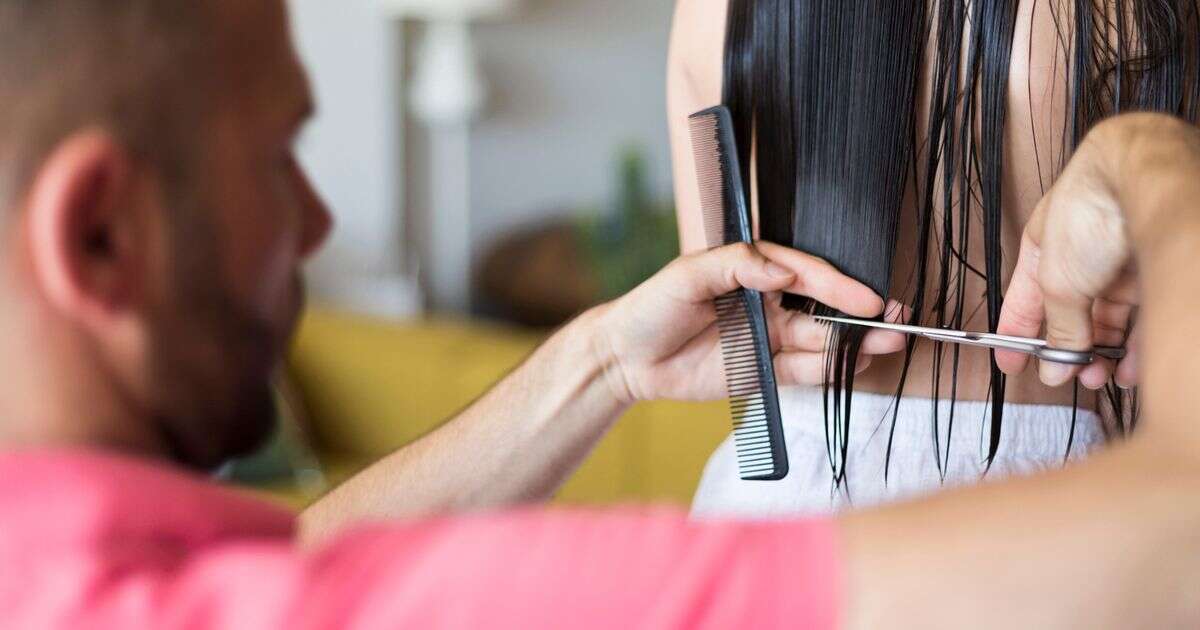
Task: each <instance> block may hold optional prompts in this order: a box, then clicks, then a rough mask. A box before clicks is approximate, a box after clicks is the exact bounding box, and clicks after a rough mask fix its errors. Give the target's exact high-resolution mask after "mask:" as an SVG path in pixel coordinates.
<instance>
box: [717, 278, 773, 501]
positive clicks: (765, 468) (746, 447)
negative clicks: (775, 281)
mask: <svg viewBox="0 0 1200 630" xmlns="http://www.w3.org/2000/svg"><path fill="white" fill-rule="evenodd" d="M746 297H747V296H746V295H745V294H744V292H743V291H740V290H739V291H734V292H732V293H727V294H725V295H722V296H721V297H719V298H717V300H716V307H717V328H718V329H719V330H720V333H721V354H722V357H723V359H724V364H725V384H726V387H727V388H728V390H729V413H730V416H731V417H732V419H733V439H734V445H735V446H736V448H737V458H738V474H739V476H741V477H742V478H743V479H752V478H756V477H763V476H770V475H772V474H773V473H775V471H776V464H775V456H774V453H773V451H774V449H773V446H772V443H771V442H772V441H771V427H770V413H769V411H768V404H767V392H765V391H764V390H763V383H762V379H761V377H760V375H761V374H762V373H763V365H762V362H761V358H760V355H759V353H758V351H757V348H756V347H755V335H754V328H753V326H752V325H751V317H750V313H749V311H748V302H747V299H746Z"/></svg>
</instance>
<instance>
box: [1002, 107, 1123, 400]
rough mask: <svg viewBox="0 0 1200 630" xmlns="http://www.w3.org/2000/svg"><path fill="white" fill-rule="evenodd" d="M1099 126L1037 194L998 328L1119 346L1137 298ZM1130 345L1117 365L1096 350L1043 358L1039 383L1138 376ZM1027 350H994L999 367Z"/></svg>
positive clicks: (1066, 343)
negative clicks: (1083, 362)
mask: <svg viewBox="0 0 1200 630" xmlns="http://www.w3.org/2000/svg"><path fill="white" fill-rule="evenodd" d="M1118 149H1119V147H1114V146H1112V142H1111V140H1110V137H1109V135H1108V134H1106V133H1105V132H1104V130H1098V131H1097V132H1093V133H1092V134H1090V135H1088V136H1087V137H1086V138H1084V140H1083V142H1082V143H1080V145H1079V148H1078V149H1077V150H1076V152H1075V155H1074V157H1073V158H1072V159H1071V161H1070V163H1069V164H1067V167H1066V169H1064V170H1063V173H1062V175H1061V176H1059V178H1058V180H1057V181H1056V182H1055V184H1054V187H1053V188H1051V189H1050V192H1048V193H1047V194H1046V196H1045V197H1043V198H1042V200H1041V202H1040V203H1038V206H1037V208H1036V209H1035V210H1034V213H1033V216H1032V218H1031V219H1030V220H1029V223H1028V224H1027V225H1026V226H1025V233H1024V235H1023V236H1022V238H1021V253H1020V256H1019V257H1018V259H1017V266H1016V270H1015V271H1014V272H1013V278H1012V282H1011V283H1010V284H1009V287H1008V291H1007V293H1006V294H1005V297H1004V308H1003V310H1002V311H1001V313H1000V324H999V326H998V328H997V331H998V332H999V333H1001V334H1007V335H1017V336H1021V337H1038V336H1040V335H1041V334H1042V328H1043V324H1044V325H1045V332H1046V339H1047V341H1048V342H1049V344H1050V345H1051V346H1054V347H1056V348H1065V349H1070V350H1087V349H1089V348H1091V347H1093V346H1096V345H1102V346H1121V345H1123V344H1125V343H1126V339H1125V337H1126V331H1127V330H1128V326H1129V322H1130V318H1131V317H1132V316H1133V312H1134V308H1135V306H1136V303H1137V287H1136V284H1135V282H1134V274H1133V269H1132V264H1131V263H1132V260H1131V257H1132V249H1131V244H1130V240H1129V235H1128V230H1127V229H1126V225H1125V219H1124V217H1123V214H1122V211H1121V207H1120V203H1119V200H1118V198H1117V196H1116V194H1115V192H1114V186H1113V183H1112V180H1111V174H1112V173H1113V169H1114V168H1115V166H1114V162H1115V159H1114V158H1115V151H1116V150H1118ZM1136 354H1137V353H1136V348H1135V347H1133V345H1132V344H1131V345H1130V347H1129V348H1128V355H1127V356H1126V358H1125V359H1123V360H1122V361H1121V362H1120V364H1119V365H1116V366H1114V365H1113V362H1112V361H1111V360H1109V359H1103V358H1100V357H1097V358H1096V360H1095V362H1094V363H1092V364H1091V365H1089V366H1086V367H1083V368H1082V369H1081V368H1080V366H1071V365H1064V364H1061V363H1051V362H1049V361H1043V362H1042V364H1041V368H1040V376H1041V379H1042V382H1044V383H1045V384H1047V385H1051V386H1057V385H1062V384H1063V383H1066V382H1067V381H1069V380H1070V379H1071V378H1074V377H1075V376H1078V377H1079V380H1080V382H1081V383H1082V384H1083V385H1084V386H1085V387H1088V388H1090V389H1099V388H1100V387H1102V386H1103V385H1104V384H1105V383H1106V382H1108V379H1109V377H1110V376H1112V375H1113V370H1114V368H1115V370H1116V379H1117V383H1118V384H1120V385H1122V386H1124V387H1131V386H1133V385H1134V384H1135V383H1136V381H1137V374H1136V371H1137V370H1136ZM1028 360H1029V357H1028V355H1025V354H1021V353H1018V352H1011V351H998V352H997V353H996V362H997V363H998V364H999V366H1000V369H1001V370H1003V371H1004V372H1006V373H1009V374H1014V373H1017V372H1020V371H1021V370H1023V369H1025V366H1026V364H1027V363H1028Z"/></svg>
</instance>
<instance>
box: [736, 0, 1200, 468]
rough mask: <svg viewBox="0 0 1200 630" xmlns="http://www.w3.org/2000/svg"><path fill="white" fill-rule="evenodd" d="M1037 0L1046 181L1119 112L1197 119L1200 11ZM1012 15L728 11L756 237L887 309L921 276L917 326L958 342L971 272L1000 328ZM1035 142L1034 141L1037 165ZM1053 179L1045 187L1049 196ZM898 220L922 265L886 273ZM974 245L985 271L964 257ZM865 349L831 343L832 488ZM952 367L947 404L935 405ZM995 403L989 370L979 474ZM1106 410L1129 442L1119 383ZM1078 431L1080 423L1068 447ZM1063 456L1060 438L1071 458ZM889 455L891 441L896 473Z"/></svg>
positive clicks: (949, 10)
mask: <svg viewBox="0 0 1200 630" xmlns="http://www.w3.org/2000/svg"><path fill="white" fill-rule="evenodd" d="M1027 1H1028V0H1027ZM1034 1H1035V2H1036V3H1037V4H1036V5H1035V6H1034V7H1033V10H1034V12H1035V15H1036V12H1038V11H1050V12H1051V13H1052V16H1053V22H1054V24H1055V26H1056V31H1057V41H1058V47H1057V51H1056V55H1055V64H1056V65H1055V71H1056V72H1060V73H1061V74H1060V75H1059V76H1062V77H1065V78H1066V84H1067V86H1068V87H1067V89H1066V93H1065V94H1061V95H1059V96H1058V97H1057V98H1061V99H1062V100H1063V101H1064V102H1065V105H1066V121H1065V125H1064V129H1063V133H1062V137H1061V138H1055V139H1053V140H1052V141H1054V142H1056V143H1057V144H1059V145H1060V146H1061V150H1060V151H1058V152H1057V153H1056V154H1055V158H1056V159H1055V160H1054V161H1055V162H1056V163H1055V164H1050V165H1045V166H1046V167H1048V168H1050V169H1053V172H1057V170H1058V169H1061V168H1062V166H1064V165H1065V163H1066V161H1067V159H1068V158H1069V157H1070V155H1071V153H1072V151H1073V150H1074V148H1075V146H1076V145H1077V144H1078V143H1079V142H1080V140H1081V139H1082V138H1083V136H1084V134H1085V133H1086V132H1087V130H1088V129H1090V128H1091V127H1092V126H1093V125H1094V124H1096V123H1097V122H1098V121H1100V120H1101V119H1103V118H1105V117H1107V116H1111V115H1113V114H1116V113H1119V112H1125V111H1133V110H1153V111H1160V112H1167V113H1172V114H1175V115H1178V116H1182V117H1184V118H1186V119H1188V120H1191V121H1195V120H1196V114H1197V105H1198V104H1200V80H1197V72H1198V66H1197V63H1198V61H1200V34H1198V32H1197V29H1196V25H1197V16H1198V0H1048V1H1046V2H1042V1H1041V0H1034ZM1017 14H1018V1H1017V0H908V1H905V0H730V2H729V14H728V22H727V32H726V42H725V63H724V71H723V74H724V85H723V95H722V99H723V102H724V103H725V104H726V105H727V106H728V107H729V108H730V110H731V111H732V114H733V118H734V125H735V129H736V132H737V135H738V137H739V138H751V139H753V142H749V141H743V142H741V143H740V147H741V149H740V150H741V151H742V153H743V155H741V156H740V157H741V164H742V165H743V171H744V172H743V177H744V178H745V180H746V181H750V178H754V181H755V184H756V186H755V187H754V188H756V191H757V192H756V193H754V194H756V196H757V199H755V200H752V202H756V203H757V206H758V208H759V212H760V223H759V229H760V236H761V238H763V239H765V240H769V241H773V242H777V243H782V244H787V245H791V246H793V247H796V248H798V249H801V250H804V251H807V252H809V253H812V254H815V255H818V256H821V257H822V258H825V259H826V260H828V261H830V262H831V263H832V264H833V265H835V266H836V267H837V268H838V269H840V270H841V271H842V272H844V273H846V274H847V275H849V276H851V277H853V278H855V279H857V280H859V281H861V282H863V283H864V284H866V285H867V286H869V287H871V288H872V289H874V290H875V291H876V292H877V293H879V294H880V295H882V296H885V297H887V296H890V295H892V294H893V289H894V287H891V286H890V284H891V281H892V278H893V277H894V272H895V271H900V272H903V273H902V275H901V276H900V277H909V278H911V280H909V282H908V286H907V287H905V288H902V290H901V293H902V295H896V296H895V297H902V298H903V300H904V301H905V302H907V303H908V304H910V305H911V306H912V308H913V314H912V317H911V319H910V321H912V322H915V323H922V324H927V325H934V326H946V327H952V328H959V329H961V328H962V327H963V324H964V323H965V322H966V321H967V320H969V319H970V317H971V316H972V315H973V312H970V311H969V305H968V303H967V299H968V297H969V296H967V295H966V292H965V286H966V285H965V283H966V280H967V278H968V277H969V276H971V275H974V276H977V277H980V278H982V279H983V280H985V281H986V298H985V300H984V301H983V303H982V305H981V307H982V308H986V313H987V322H988V327H989V329H990V330H992V331H994V330H995V329H996V326H997V323H998V320H999V316H1000V309H1001V305H1002V295H1001V276H1002V273H1003V268H1002V251H1001V229H1002V212H1001V209H1002V207H1003V202H1004V198H1003V197H1004V191H1003V186H1002V182H1003V175H1004V154H1005V127H1006V122H1007V119H1006V117H1007V111H1006V105H1007V100H1008V94H1009V88H1010V86H1009V69H1010V62H1011V59H1012V58H1013V55H1016V54H1032V51H1031V50H1029V51H1020V50H1014V49H1013V39H1014V37H1013V36H1014V32H1015V30H1016V26H1017ZM1060 57H1061V58H1060ZM1060 62H1061V64H1062V66H1061V67H1059V66H1058V64H1059V63H1060ZM922 73H926V74H925V75H922ZM919 78H924V80H925V81H924V83H926V84H927V85H928V86H929V89H930V90H931V92H930V96H929V107H928V112H925V113H924V114H922V115H923V116H924V117H925V120H924V121H923V122H925V123H926V125H925V130H924V132H923V133H921V132H919V131H918V129H919V127H918V125H917V122H918V121H917V118H916V117H917V115H918V114H917V107H916V103H917V101H918V98H919V97H920V95H921V86H922V83H923V82H922V81H921V80H919ZM1030 93H1031V99H1032V91H1031V90H1030ZM1051 98H1052V99H1053V98H1056V97H1055V96H1054V95H1052V96H1051ZM1034 131H1035V130H1034V129H1031V130H1030V132H1031V133H1034ZM1037 140H1038V136H1037V135H1036V133H1035V135H1034V142H1035V151H1034V153H1035V155H1036V154H1037V150H1036V142H1037ZM752 146H753V148H752ZM751 151H753V152H754V158H755V163H756V167H755V168H754V170H753V172H752V171H751V167H750V164H751V160H750V157H751ZM1042 166H1043V165H1041V164H1040V162H1039V164H1038V172H1039V176H1040V175H1041V174H1042V173H1043V170H1042ZM1047 183H1048V182H1041V184H1042V188H1043V190H1045V188H1046V186H1047ZM751 188H752V187H750V186H747V187H746V189H747V191H749V190H750V189H751ZM750 194H751V193H750V192H747V195H750ZM906 200H908V201H909V202H910V204H911V206H912V207H913V208H915V212H914V214H912V215H911V216H910V215H909V214H908V213H907V212H904V207H905V201H906ZM902 222H905V223H908V222H911V223H912V227H913V228H914V229H915V235H916V241H915V251H912V252H904V253H905V256H904V257H902V260H904V261H905V262H906V263H910V264H911V266H912V268H911V269H894V266H895V261H896V260H897V257H896V253H897V252H896V247H897V234H898V232H897V228H898V226H899V225H900V224H901V223H902ZM973 229H981V231H982V235H983V238H982V242H981V243H977V242H973V241H975V240H979V239H978V238H972V230H973ZM978 248H982V252H983V260H984V264H983V268H982V269H981V268H977V266H976V265H972V264H970V263H969V262H968V260H969V255H970V253H971V251H972V250H973V249H974V250H975V251H978ZM785 306H786V307H788V308H793V309H801V310H805V311H808V312H811V313H816V314H833V310H832V309H830V308H829V307H827V306H825V305H823V304H819V303H815V302H813V301H812V300H805V299H797V298H794V297H792V298H790V299H788V300H786V301H785ZM864 334H865V332H864V331H863V329H861V328H855V327H846V326H843V325H834V326H832V327H831V328H830V335H829V341H828V348H829V350H830V352H829V353H828V362H827V366H826V379H825V386H824V387H825V426H826V436H827V445H828V452H829V463H830V466H831V469H832V473H833V477H834V481H835V484H838V485H839V486H844V484H845V482H846V479H847V477H846V465H847V456H848V436H849V429H848V427H849V422H850V410H851V402H852V400H853V389H854V373H855V367H856V366H855V363H856V357H857V356H858V352H859V349H860V347H861V344H862V341H863V337H864ZM915 342H916V340H915V338H912V339H910V340H909V342H908V346H907V349H906V354H905V361H904V369H903V372H902V374H901V375H900V380H899V386H898V388H897V393H896V403H895V404H894V405H893V409H892V414H891V429H892V430H894V428H895V424H896V419H897V414H898V406H899V400H900V393H901V392H903V391H904V388H905V382H906V380H907V373H908V368H909V365H910V364H911V361H912V358H913V353H914V347H915ZM947 355H948V356H947ZM933 361H934V364H933V372H934V376H933V383H932V384H931V393H932V397H933V398H934V399H935V401H936V400H937V399H938V398H939V397H941V396H943V395H946V396H948V398H949V402H950V404H949V406H948V417H947V418H945V421H946V426H945V434H944V435H945V436H946V438H945V442H946V451H945V452H943V450H942V447H941V440H942V436H943V432H942V421H943V418H941V417H939V414H938V411H937V409H938V406H937V405H936V404H935V405H934V406H933V408H934V410H935V411H934V417H933V427H934V431H933V434H934V444H933V447H934V448H935V449H936V451H937V457H936V459H937V465H938V467H939V471H940V472H941V474H943V475H944V474H945V472H944V471H945V468H944V465H943V462H944V461H945V460H946V458H948V457H949V444H950V440H949V434H950V432H951V431H953V423H954V401H955V399H956V397H957V391H956V389H955V383H956V381H957V370H958V363H959V354H958V346H957V345H952V346H951V347H950V348H945V347H943V345H942V344H938V345H937V346H936V347H935V350H934V355H933ZM947 363H948V365H947ZM946 368H949V370H950V371H951V379H950V387H949V390H950V391H948V392H942V391H940V389H941V380H942V379H941V374H942V371H943V369H946ZM1004 392H1005V377H1004V375H1003V374H1002V373H1001V372H1000V371H999V369H998V368H997V366H996V363H995V360H994V357H993V360H992V362H991V384H990V394H989V405H988V409H989V413H988V417H987V418H985V420H984V421H985V422H988V423H989V425H987V426H988V443H987V446H986V455H985V457H986V463H987V465H988V466H990V465H991V462H992V461H993V459H994V458H995V456H996V452H997V449H998V448H999V444H1000V439H1001V428H1002V426H1003V410H1004V408H1003V404H1004ZM1102 398H1103V401H1104V402H1105V403H1107V405H1108V406H1109V408H1110V410H1109V411H1110V412H1112V415H1114V416H1115V417H1116V420H1117V422H1116V428H1117V429H1118V430H1119V431H1121V432H1123V431H1127V430H1129V429H1131V428H1132V427H1133V424H1134V422H1135V420H1136V406H1137V405H1136V397H1132V398H1131V397H1127V396H1125V394H1124V393H1123V392H1122V391H1121V390H1119V389H1117V388H1116V387H1115V386H1113V385H1111V384H1110V385H1109V386H1108V387H1107V388H1106V389H1105V394H1104V395H1103V397H1102ZM1076 402H1078V390H1076ZM890 434H891V432H890V431H889V436H890ZM1073 434H1074V424H1073V423H1072V438H1071V439H1073ZM1070 448H1071V445H1070V440H1069V441H1068V445H1067V451H1068V453H1069V451H1070ZM890 452H891V439H890V437H889V442H888V453H889V459H888V463H889V464H890ZM886 471H887V467H886V466H885V473H884V474H885V477H886V474H887V472H886Z"/></svg>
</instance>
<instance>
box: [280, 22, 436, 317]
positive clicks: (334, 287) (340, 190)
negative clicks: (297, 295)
mask: <svg viewBox="0 0 1200 630" xmlns="http://www.w3.org/2000/svg"><path fill="white" fill-rule="evenodd" d="M289 5H290V7H291V11H292V23H293V28H294V32H295V36H296V43H297V46H298V48H299V49H300V54H301V57H302V58H303V60H304V61H305V63H306V64H307V66H308V68H309V72H310V76H311V79H312V83H313V87H314V91H315V93H316V96H317V102H318V108H319V112H318V115H317V117H316V119H315V120H314V121H313V124H312V125H311V126H310V127H309V128H308V130H307V131H306V133H305V135H304V136H303V138H302V140H301V143H300V149H299V153H300V159H301V161H302V162H303V163H304V165H305V166H306V167H307V168H308V170H309V172H310V174H311V175H312V178H313V180H314V183H315V185H316V186H317V188H318V189H319V191H320V192H321V193H322V194H323V195H324V197H325V199H326V201H327V202H328V203H329V205H330V207H331V209H332V210H333V213H334V217H335V219H336V222H337V225H336V227H335V229H334V232H333V235H332V237H331V240H330V242H329V245H328V246H327V247H326V249H325V251H324V252H323V253H322V254H320V255H319V256H318V258H317V259H316V260H315V261H314V263H313V264H312V266H311V268H310V270H309V280H310V284H311V285H312V288H313V290H314V293H315V294H316V295H317V296H318V297H323V298H325V299H327V300H329V299H332V300H334V301H337V302H340V303H343V304H345V305H348V306H352V307H357V308H361V309H365V310H373V311H377V312H391V313H394V314H403V313H404V312H405V311H407V310H411V308H412V305H411V303H410V302H411V300H412V299H413V296H412V295H411V293H410V292H409V291H410V289H411V287H409V286H408V283H407V281H406V280H405V279H404V278H403V277H401V276H400V275H399V272H400V269H401V262H402V259H401V254H400V251H399V250H400V243H401V242H402V233H401V228H402V225H403V222H402V220H401V216H402V215H401V203H400V200H401V182H402V177H401V161H400V158H401V155H400V147H401V146H402V145H401V142H400V140H401V137H400V128H401V126H400V116H401V111H402V110H401V99H400V96H399V90H398V86H397V82H398V80H399V77H400V61H401V50H400V48H401V47H400V46H399V42H398V37H399V29H398V28H397V26H396V24H395V22H394V21H392V20H391V19H390V18H389V17H388V16H387V15H386V14H385V13H384V11H382V10H381V9H380V8H379V2H378V0H289Z"/></svg>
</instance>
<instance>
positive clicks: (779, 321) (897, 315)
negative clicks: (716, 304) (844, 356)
mask: <svg viewBox="0 0 1200 630" xmlns="http://www.w3.org/2000/svg"><path fill="white" fill-rule="evenodd" d="M886 312H887V313H888V316H887V317H886V319H887V320H888V321H891V322H899V321H903V320H904V319H905V318H907V313H910V312H911V310H910V309H908V308H907V307H903V306H901V305H900V304H899V303H898V302H895V301H892V302H889V304H888V308H887V309H886ZM772 314H773V315H774V316H773V317H772V318H771V323H770V326H771V333H772V335H771V336H772V337H774V338H776V341H777V344H776V346H777V347H778V348H779V349H780V350H781V351H784V352H787V351H806V352H823V351H824V350H825V348H826V344H827V343H828V340H829V324H826V323H824V322H820V321H817V320H815V319H813V318H812V317H810V316H809V315H808V314H806V313H802V312H799V311H784V310H783V309H778V310H772ZM904 344H905V337H904V335H902V334H900V333H897V332H892V331H888V330H872V331H870V332H868V333H867V335H866V337H865V338H864V339H863V345H862V351H863V353H864V354H890V353H893V352H899V351H901V350H903V349H904Z"/></svg>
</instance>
